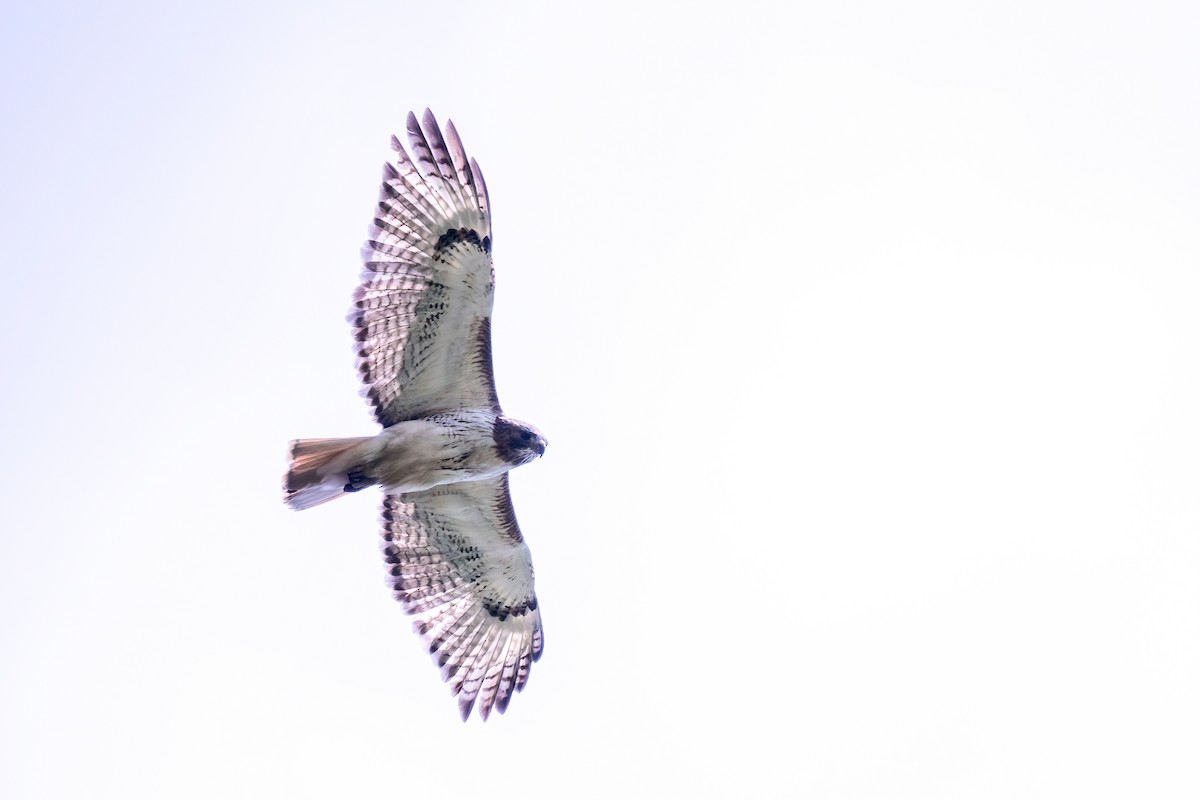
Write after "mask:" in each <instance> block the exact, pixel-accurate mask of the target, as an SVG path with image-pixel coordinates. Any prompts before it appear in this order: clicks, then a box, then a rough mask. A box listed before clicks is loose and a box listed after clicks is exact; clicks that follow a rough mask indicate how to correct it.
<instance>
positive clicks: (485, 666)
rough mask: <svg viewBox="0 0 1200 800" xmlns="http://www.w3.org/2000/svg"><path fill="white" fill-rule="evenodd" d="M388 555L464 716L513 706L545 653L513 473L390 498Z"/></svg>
mask: <svg viewBox="0 0 1200 800" xmlns="http://www.w3.org/2000/svg"><path fill="white" fill-rule="evenodd" d="M382 547H383V556H384V560H385V561H386V562H387V564H388V567H389V580H390V581H391V583H392V589H393V591H394V592H395V595H396V599H397V600H399V601H400V602H401V603H402V604H403V605H404V610H405V611H406V612H407V613H409V614H413V615H414V616H416V618H417V619H416V621H415V622H414V623H413V629H414V630H416V632H417V633H418V634H420V636H421V639H422V641H424V642H425V644H426V645H428V646H429V652H430V653H431V654H432V655H433V657H434V660H435V661H436V662H437V664H438V666H439V667H440V668H441V671H442V679H443V680H445V681H446V682H448V683H449V684H450V693H451V694H452V695H456V696H457V697H458V706H459V711H460V712H461V713H462V718H463V719H464V720H466V719H467V717H469V716H470V714H471V708H472V707H473V706H474V705H475V704H476V701H478V707H479V716H480V717H482V718H483V719H487V718H488V714H490V713H491V711H492V708H493V707H495V708H496V709H497V710H499V711H500V713H504V710H505V709H506V708H508V702H509V700H510V699H511V698H512V695H513V692H519V691H521V690H522V689H523V688H525V681H526V680H527V679H528V678H529V667H530V664H531V663H532V662H534V661H537V660H538V658H539V657H540V656H541V654H542V616H541V612H540V611H539V610H538V604H537V598H536V596H535V595H534V593H533V562H532V561H531V560H530V557H529V548H528V547H527V546H526V545H525V542H524V540H523V539H522V537H521V531H520V529H519V528H518V527H517V518H516V515H515V514H514V512H513V506H512V498H511V496H510V495H509V491H508V476H507V475H501V476H499V477H497V478H491V479H488V480H482V481H464V482H462V483H450V484H445V485H442V486H436V487H434V488H432V489H428V490H426V491H423V492H408V493H405V494H399V495H395V494H390V495H387V496H385V497H384V500H383V545H382Z"/></svg>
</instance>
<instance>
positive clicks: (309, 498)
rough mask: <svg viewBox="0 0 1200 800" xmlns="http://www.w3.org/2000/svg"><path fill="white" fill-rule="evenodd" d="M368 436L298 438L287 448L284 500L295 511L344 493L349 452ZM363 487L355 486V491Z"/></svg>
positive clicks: (350, 464) (347, 477)
mask: <svg viewBox="0 0 1200 800" xmlns="http://www.w3.org/2000/svg"><path fill="white" fill-rule="evenodd" d="M372 438H373V437H371V436H356V437H352V438H348V439H297V440H295V441H294V442H292V444H291V447H290V448H289V450H288V471H287V475H285V476H284V478H283V491H284V502H285V503H287V504H288V506H290V507H291V508H294V509H296V510H297V511H298V510H300V509H304V508H312V507H313V506H319V505H321V504H322V503H328V502H329V501H330V500H333V499H336V498H338V497H341V496H342V495H343V494H346V491H347V484H348V483H350V478H349V475H348V471H349V469H350V468H351V467H352V466H354V464H353V463H351V462H352V461H353V460H354V459H353V456H354V455H355V454H354V453H352V452H351V451H352V450H354V448H355V447H356V446H358V445H360V444H362V443H363V442H367V441H370V440H371V439H372ZM360 488H362V487H361V486H355V487H354V490H357V489H360Z"/></svg>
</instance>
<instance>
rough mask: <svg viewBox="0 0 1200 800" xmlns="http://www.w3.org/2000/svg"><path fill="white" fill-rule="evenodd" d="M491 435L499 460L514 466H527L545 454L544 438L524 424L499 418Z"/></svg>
mask: <svg viewBox="0 0 1200 800" xmlns="http://www.w3.org/2000/svg"><path fill="white" fill-rule="evenodd" d="M492 435H493V437H494V438H495V440H496V450H498V451H499V453H500V456H501V458H503V459H504V460H505V461H507V462H509V463H510V464H513V465H514V466H516V465H519V464H528V463H529V462H530V461H533V460H534V459H535V458H538V457H539V456H541V455H542V454H544V453H545V452H546V437H544V436H542V434H541V433H540V432H539V431H538V429H537V428H535V427H533V426H532V425H526V424H525V423H524V422H518V421H517V420H513V419H508V418H507V417H500V418H499V419H497V420H496V426H495V428H494V429H493V433H492Z"/></svg>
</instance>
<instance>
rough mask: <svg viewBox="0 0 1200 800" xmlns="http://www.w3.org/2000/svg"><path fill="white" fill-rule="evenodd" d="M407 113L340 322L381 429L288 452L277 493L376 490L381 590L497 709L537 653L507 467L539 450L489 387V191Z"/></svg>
mask: <svg viewBox="0 0 1200 800" xmlns="http://www.w3.org/2000/svg"><path fill="white" fill-rule="evenodd" d="M422 122H423V124H422V125H418V124H417V118H416V115H414V114H411V113H410V114H409V115H408V141H409V145H410V149H411V150H412V155H411V156H410V155H409V154H408V153H406V152H405V149H404V147H403V145H401V144H400V141H399V140H398V139H397V138H396V137H394V136H393V137H392V149H393V150H395V151H396V153H397V154H398V157H397V162H396V165H395V166H394V167H393V166H392V165H390V164H388V165H386V166H385V167H384V171H383V186H382V188H381V190H380V194H379V204H378V206H377V207H376V211H375V221H374V224H373V225H372V226H371V228H370V238H369V239H368V240H367V242H366V244H365V245H364V246H363V249H362V260H363V265H364V267H365V269H364V271H363V273H362V281H361V284H360V285H359V287H358V289H357V291H356V292H355V294H354V309H353V310H352V311H351V312H350V316H349V320H350V322H351V323H352V325H353V326H354V338H355V341H356V351H357V355H358V371H359V374H360V375H361V376H362V380H363V384H364V386H363V394H364V395H365V396H366V397H367V399H368V400H369V401H370V403H371V405H372V406H373V408H374V410H375V418H376V420H378V422H379V424H380V425H382V426H383V430H382V431H381V432H380V433H379V434H377V435H375V436H366V437H360V438H353V439H298V440H296V441H294V442H292V444H291V450H290V463H289V465H288V472H287V475H286V477H285V478H284V491H285V492H286V495H285V500H286V502H287V504H288V505H289V506H291V507H292V508H296V509H301V508H311V507H312V506H315V505H319V504H320V503H325V502H327V501H329V500H333V499H334V498H337V497H341V496H342V495H343V494H346V493H348V492H357V491H359V490H360V489H365V488H366V487H368V486H373V485H376V484H378V485H380V486H382V487H383V490H384V493H385V494H384V499H383V543H382V547H383V556H384V560H385V561H386V562H387V567H388V575H389V576H390V577H389V582H390V583H391V585H392V588H393V590H394V592H395V595H396V599H398V600H399V601H400V602H401V603H402V604H403V605H404V610H405V611H406V612H408V613H409V614H412V615H414V616H415V617H416V621H415V622H414V624H413V627H414V629H415V630H416V631H417V633H418V634H420V636H421V638H422V640H423V641H424V642H425V643H426V644H427V645H428V646H429V652H430V653H431V654H432V655H433V657H434V660H435V661H436V662H437V664H438V666H439V667H440V668H441V671H442V678H443V679H444V680H446V681H447V682H449V684H450V691H451V694H453V695H457V696H458V704H459V709H460V711H461V712H462V718H463V720H466V719H467V717H469V716H470V714H471V709H472V707H474V706H475V705H476V703H477V702H478V709H479V715H480V716H481V717H482V718H483V719H487V717H488V714H489V713H491V710H492V708H496V709H498V710H499V711H500V712H501V713H503V712H504V710H505V709H506V708H507V707H508V702H509V700H510V699H511V698H512V695H513V692H514V691H517V692H519V691H521V689H523V688H524V687H525V681H526V680H527V679H528V678H529V668H530V664H531V663H532V662H534V661H537V660H538V657H539V656H540V655H541V654H542V619H541V613H540V612H539V611H538V603H537V598H536V597H535V596H534V593H533V564H532V562H531V561H530V557H529V548H528V547H526V545H525V542H524V540H523V539H522V537H521V531H520V529H519V528H518V527H517V518H516V514H515V513H514V512H513V505H512V499H511V497H510V496H509V491H508V471H509V470H510V469H512V468H513V467H517V466H520V465H522V464H527V463H529V462H530V461H533V460H534V459H535V458H538V457H539V456H541V455H542V454H543V453H544V452H545V450H546V439H545V437H543V436H542V434H541V433H539V432H538V430H537V429H536V428H534V427H533V426H531V425H527V424H525V423H523V422H518V421H517V420H514V419H510V418H508V417H506V416H504V414H503V413H502V412H501V410H500V401H499V399H498V398H497V397H496V386H495V383H494V381H493V378H492V351H491V341H492V337H491V316H492V294H493V286H494V273H493V270H492V257H491V249H492V228H491V214H490V206H489V204H488V194H487V186H486V185H485V184H484V182H483V175H482V174H481V173H480V171H479V165H478V164H476V163H475V160H474V159H470V160H469V161H468V159H467V155H466V152H465V151H464V150H463V146H462V142H461V140H460V139H459V138H458V133H457V132H456V131H455V130H454V124H453V123H449V122H448V123H447V124H446V135H445V136H444V137H443V136H442V132H441V130H439V128H438V124H437V120H436V119H434V117H433V114H432V113H430V112H429V111H428V110H426V111H425V116H424V119H423V120H422Z"/></svg>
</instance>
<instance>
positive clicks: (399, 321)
mask: <svg viewBox="0 0 1200 800" xmlns="http://www.w3.org/2000/svg"><path fill="white" fill-rule="evenodd" d="M408 141H409V150H410V151H411V154H410V152H408V151H406V150H405V148H404V147H403V145H401V143H400V141H399V140H398V139H396V138H395V137H393V139H392V148H393V149H394V150H395V151H396V154H397V160H396V164H395V165H392V164H388V165H386V166H385V167H384V173H383V183H382V186H381V188H380V193H379V202H378V204H377V206H376V211H375V217H374V220H373V223H372V225H371V228H370V233H369V238H368V240H367V242H366V243H365V244H364V245H363V249H362V260H363V268H364V269H363V274H362V280H361V283H360V285H359V287H358V289H357V291H356V292H355V296H354V308H353V309H352V311H351V312H350V316H349V319H350V322H351V324H352V325H353V327H354V338H355V342H356V356H357V363H358V371H359V374H360V376H361V378H362V381H363V393H364V394H365V395H366V397H367V399H368V401H369V402H370V403H371V405H372V407H373V408H374V411H375V416H376V419H377V420H378V421H379V423H380V424H381V425H383V426H385V427H386V426H388V425H393V424H395V423H396V422H399V421H401V420H405V419H412V418H413V417H416V416H421V415H424V414H429V413H433V412H437V411H446V410H453V409H456V408H484V407H490V408H495V409H498V408H499V401H498V400H497V398H496V390H495V386H494V382H493V378H492V357H491V312H492V294H493V284H494V279H493V272H492V257H491V243H492V231H491V216H490V207H489V203H488V196H487V186H486V185H485V184H484V182H483V175H482V173H480V171H479V166H478V165H477V164H476V163H475V161H474V160H473V159H468V158H467V156H466V152H465V150H464V149H463V146H462V141H461V140H460V139H459V137H458V133H457V131H455V129H454V125H453V123H447V125H446V132H445V135H444V136H443V134H442V131H441V129H440V128H439V127H438V123H437V120H436V119H435V118H434V117H433V114H431V113H430V112H429V111H428V110H427V111H426V112H425V115H424V118H423V125H422V124H418V122H417V118H416V116H415V115H414V114H409V115H408Z"/></svg>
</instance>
